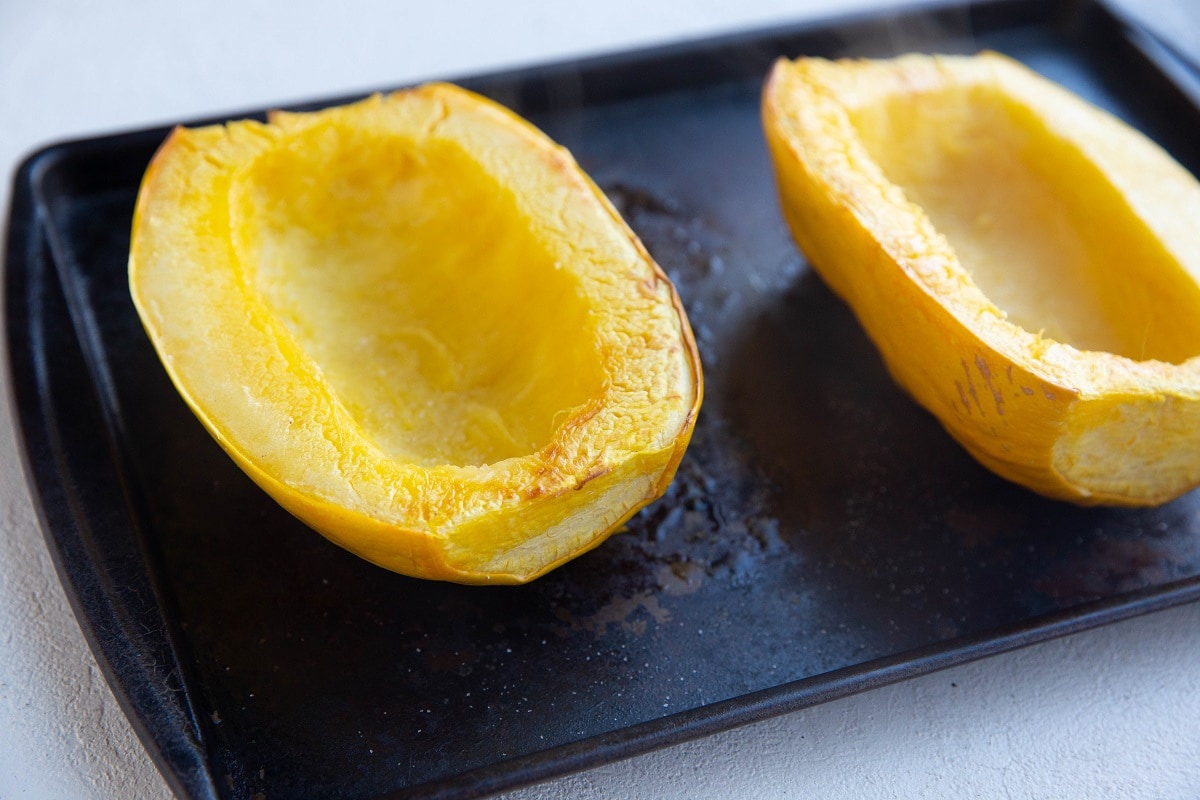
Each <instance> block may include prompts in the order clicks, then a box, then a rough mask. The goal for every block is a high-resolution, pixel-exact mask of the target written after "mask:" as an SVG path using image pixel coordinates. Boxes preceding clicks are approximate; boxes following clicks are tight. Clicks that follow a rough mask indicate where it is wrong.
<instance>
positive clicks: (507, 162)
mask: <svg viewBox="0 0 1200 800" xmlns="http://www.w3.org/2000/svg"><path fill="white" fill-rule="evenodd" d="M129 280H130V286H131V290H132V294H133V298H134V302H135V305H136V307H137V309H138V313H139V314H140V316H141V318H142V321H143V323H144V326H145V328H146V331H147V332H148V334H149V337H150V339H151V341H152V342H153V344H154V346H155V348H156V349H157V351H158V353H159V356H160V357H161V359H162V362H163V364H164V366H165V367H166V370H167V372H168V373H169V375H170V378H171V380H172V381H173V382H174V384H175V386H176V387H177V388H178V390H179V391H180V393H181V395H182V396H183V398H184V399H185V400H186V401H187V403H188V404H189V405H190V406H191V408H192V410H193V411H194V412H195V413H196V415H197V417H198V418H199V419H200V421H201V422H202V423H203V424H204V425H205V427H207V429H208V430H209V432H210V433H211V434H212V435H213V436H214V437H215V438H216V440H217V441H218V442H219V443H220V444H221V446H222V447H223V448H224V449H225V450H226V451H227V452H228V453H229V455H230V456H232V457H233V459H234V460H235V461H236V462H237V464H238V465H239V466H240V467H241V468H242V469H243V470H245V472H246V473H247V474H248V475H249V476H250V477H251V478H252V479H254V481H256V482H257V483H258V484H259V485H260V486H261V487H262V488H263V489H264V490H266V491H267V492H268V493H269V494H270V495H271V496H272V497H274V498H275V499H276V500H277V501H278V502H279V503H280V504H281V505H282V506H283V507H284V508H286V509H287V510H288V511H290V512H292V513H293V514H295V515H296V516H297V517H299V518H300V519H301V520H303V521H304V522H306V523H308V524H309V525H310V526H312V527H313V528H315V529H316V530H318V531H320V532H321V533H322V534H324V535H325V536H327V537H328V538H329V539H331V540H332V541H334V542H336V543H337V544H339V545H341V546H343V547H345V548H347V549H349V550H351V551H353V552H355V553H357V554H358V555H360V556H362V557H363V558H366V559H367V560H369V561H372V562H374V563H376V564H379V565H381V566H384V567H386V568H388V569H391V570H395V571H397V572H401V573H405V574H408V575H413V576H417V577H425V578H436V579H444V580H451V581H458V582H465V583H485V582H495V583H519V582H524V581H527V580H530V579H532V578H534V577H536V576H538V575H540V574H543V573H544V572H546V571H547V570H549V569H551V568H553V567H555V566H556V565H559V564H561V563H563V562H564V561H566V560H567V559H570V558H572V557H574V556H576V555H579V554H580V553H582V552H584V551H586V550H588V549H590V548H592V547H594V546H596V545H597V544H599V543H600V542H601V541H602V540H603V539H604V538H605V537H606V536H607V535H608V534H610V533H611V532H613V531H614V530H616V529H617V528H618V527H619V526H620V525H621V524H622V522H623V521H624V520H626V519H627V518H628V517H630V516H631V515H632V514H633V513H634V512H636V511H637V510H638V509H639V508H640V507H642V506H643V505H645V504H646V503H648V502H650V501H651V500H653V499H655V498H656V497H658V496H659V495H661V493H662V492H663V491H664V490H665V488H666V486H667V485H668V483H669V482H670V480H671V478H672V476H673V474H674V472H675V469H676V467H677V465H678V463H679V460H680V458H681V457H682V456H683V453H684V450H685V448H686V447H687V444H688V440H689V438H690V436H691V432H692V427H693V424H694V422H695V418H696V414H697V412H698V409H699V406H700V402H701V395H702V379H701V372H700V364H699V360H698V356H697V351H696V346H695V343H694V340H693V338H692V333H691V330H690V328H689V326H688V322H687V319H686V316H685V314H684V312H683V309H682V306H681V305H680V302H679V298H678V296H677V294H676V292H675V290H674V288H673V287H672V285H671V284H670V282H669V281H668V280H667V278H666V276H665V275H664V274H663V273H662V271H661V270H660V269H659V268H658V267H657V265H656V264H655V263H654V262H653V260H652V259H651V258H650V256H649V255H648V254H647V253H646V251H645V249H644V248H643V247H642V245H641V244H640V242H639V241H638V240H637V238H636V237H635V236H634V235H633V233H632V232H631V231H630V230H629V229H628V227H627V226H626V225H625V224H624V223H623V221H622V220H621V219H620V217H619V216H618V214H617V213H616V211H615V210H614V209H613V207H612V205H611V204H610V203H609V202H608V201H607V200H606V199H605V197H604V195H603V194H602V193H601V192H600V191H599V189H597V188H596V186H595V185H594V184H593V183H592V182H591V181H590V180H589V179H588V178H587V177H586V176H585V175H584V174H583V172H582V170H581V169H580V168H579V167H578V165H577V164H576V163H575V162H574V160H573V159H572V158H571V156H570V155H569V154H568V153H567V152H566V151H565V150H564V149H562V148H560V147H558V146H557V145H555V144H553V143H552V142H551V141H550V140H549V139H548V138H547V137H545V136H544V135H543V134H542V133H540V132H539V131H537V130H536V129H534V128H533V127H532V126H531V125H529V124H528V123H527V122H525V121H524V120H522V119H520V118H519V117H518V116H516V115H515V114H513V113H511V112H509V111H507V110H506V109H503V108H501V107H499V106H497V105H495V104H493V103H491V102H490V101H487V100H485V99H483V98H481V97H478V96H476V95H473V94H471V93H469V92H466V91H465V90H462V89H458V88H456V87H452V86H449V85H429V86H425V87H421V88H417V89H414V90H410V91H405V92H399V93H396V94H392V95H390V96H386V97H383V96H376V97H372V98H370V99H368V100H365V101H362V102H360V103H356V104H353V105H349V106H343V107H338V108H333V109H327V110H324V111H320V112H315V113H311V114H291V113H279V114H274V115H272V116H271V118H270V121H269V124H261V123H258V122H254V121H245V122H234V123H231V124H229V125H225V126H214V127H207V128H199V129H184V128H180V129H177V130H175V131H174V133H173V134H172V135H171V136H170V138H169V139H168V140H167V141H166V143H165V144H164V145H163V146H162V148H161V149H160V151H159V152H158V154H157V155H156V156H155V158H154V160H153V162H152V164H151V165H150V168H149V170H148V171H147V173H146V176H145V179H144V182H143V185H142V188H141V193H140V195H139V197H138V201H137V208H136V213H135V218H134V224H133V238H132V245H131V252H130V260H129Z"/></svg>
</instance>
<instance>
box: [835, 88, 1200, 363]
mask: <svg viewBox="0 0 1200 800" xmlns="http://www.w3.org/2000/svg"><path fill="white" fill-rule="evenodd" d="M851 120H852V123H853V124H854V126H855V128H856V129H857V131H858V133H859V136H860V137H861V140H862V142H863V144H864V145H865V147H866V149H867V151H868V153H869V154H870V156H871V158H872V159H873V160H874V161H875V162H876V163H877V164H878V165H879V166H880V168H881V169H882V170H883V172H884V174H885V175H886V177H887V179H888V180H889V181H891V182H892V183H894V184H896V185H898V186H900V187H901V188H902V189H903V190H904V192H905V194H906V196H907V197H908V199H909V200H911V201H912V202H914V203H916V204H917V205H919V206H920V207H921V208H922V209H923V210H924V211H925V213H926V214H927V215H928V217H929V218H930V220H931V222H932V223H933V225H934V226H935V227H936V228H937V230H938V231H939V232H940V233H941V234H942V235H944V236H945V237H946V239H947V240H948V242H949V243H950V245H951V247H952V248H953V249H954V251H955V253H956V254H957V256H958V258H959V261H960V262H961V263H962V265H963V266H964V268H965V269H966V270H967V271H968V272H969V273H970V275H971V277H972V278H973V279H974V281H975V283H976V285H977V286H978V287H979V288H980V290H981V291H982V292H983V293H984V295H986V296H987V297H988V299H989V300H991V301H992V302H993V303H994V304H995V305H996V306H997V307H998V308H1000V309H1001V310H1003V311H1004V312H1005V313H1006V314H1007V317H1008V319H1009V321H1011V322H1013V323H1014V324H1016V325H1019V326H1020V327H1022V328H1024V329H1026V330H1029V331H1033V332H1041V333H1042V334H1043V335H1045V336H1047V337H1049V338H1051V339H1054V340H1056V341H1059V342H1063V343H1066V344H1070V345H1072V346H1074V347H1076V348H1078V349H1081V350H1096V351H1106V352H1110V353H1116V354H1118V355H1122V356H1126V357H1128V358H1131V359H1134V360H1149V359H1157V360H1160V361H1166V362H1171V363H1181V362H1183V361H1185V360H1187V359H1188V358H1191V357H1192V356H1195V355H1197V354H1200V287H1197V285H1196V283H1195V281H1194V280H1192V279H1191V277H1190V276H1189V275H1188V274H1187V272H1186V271H1185V270H1184V268H1183V267H1182V266H1181V265H1180V264H1179V262H1178V260H1177V259H1175V258H1174V257H1172V256H1171V255H1170V253H1168V252H1167V251H1166V249H1165V248H1164V247H1163V245H1162V243H1161V242H1160V241H1159V240H1158V239H1157V238H1156V237H1155V236H1154V235H1153V233H1152V232H1151V231H1150V230H1149V229H1148V228H1147V227H1146V225H1145V224H1144V223H1143V222H1142V221H1141V220H1140V219H1138V218H1137V217H1136V216H1135V215H1134V213H1133V212H1132V211H1131V210H1130V208H1129V206H1128V203H1127V202H1126V201H1125V199H1124V198H1123V197H1122V195H1121V193H1120V191H1119V190H1118V189H1117V188H1115V187H1114V186H1112V184H1111V182H1110V181H1109V180H1108V179H1107V178H1106V177H1105V176H1104V175H1103V174H1102V172H1101V171H1100V170H1099V169H1098V168H1097V167H1096V166H1095V165H1094V164H1093V163H1092V162H1091V161H1090V160H1088V159H1087V157H1086V156H1085V155H1084V154H1083V153H1082V152H1080V150H1079V149H1078V147H1077V146H1075V145H1073V144H1072V143H1071V142H1069V141H1065V140H1064V139H1062V138H1061V137H1059V136H1057V135H1055V134H1052V133H1051V132H1049V131H1048V130H1047V129H1046V128H1045V126H1044V124H1043V123H1042V122H1041V121H1040V120H1038V119H1037V118H1036V117H1035V115H1034V114H1033V113H1032V112H1031V111H1030V110H1029V109H1028V108H1026V107H1025V106H1023V105H1021V104H1020V103H1018V102H1017V101H1015V100H1014V99H1013V98H1011V97H1009V96H1007V95H1005V94H1004V93H1003V92H1001V91H1000V90H999V89H996V88H993V87H986V86H972V87H948V88H941V89H937V90H933V91H927V92H920V93H913V94H903V95H898V94H897V95H891V96H888V97H887V98H886V99H883V100H881V101H878V102H874V103H871V104H869V105H865V106H863V107H860V108H855V109H852V110H851Z"/></svg>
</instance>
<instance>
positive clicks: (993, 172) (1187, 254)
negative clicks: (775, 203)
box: [763, 53, 1200, 506]
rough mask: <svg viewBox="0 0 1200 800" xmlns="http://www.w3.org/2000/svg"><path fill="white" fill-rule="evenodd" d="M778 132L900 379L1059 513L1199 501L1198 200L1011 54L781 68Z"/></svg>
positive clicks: (789, 183)
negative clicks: (1193, 497) (1059, 507)
mask: <svg viewBox="0 0 1200 800" xmlns="http://www.w3.org/2000/svg"><path fill="white" fill-rule="evenodd" d="M763 120H764V126H765V129H766V136H767V141H768V144H769V147H770V151H771V154H772V158H773V159H774V164H775V170H776V176H777V179H778V186H779V192H780V197H781V205H782V207H783V211H784V215H785V217H786V219H787V222H788V224H789V226H790V228H791V230H792V232H793V235H794V236H795V238H796V241H797V243H798V244H799V245H800V247H801V249H802V250H803V251H804V253H805V254H806V256H807V257H808V259H809V261H810V262H811V263H812V264H813V266H814V267H815V268H816V269H817V271H818V272H819V273H820V274H821V276H822V277H823V278H824V279H825V280H826V282H827V283H828V284H829V285H830V286H831V287H832V288H833V290H834V291H835V292H836V293H837V294H838V295H839V296H841V297H842V298H843V299H845V301H846V302H847V304H848V305H849V306H850V307H851V308H852V309H853V310H854V312H855V313H856V315H857V317H858V319H859V321H860V322H861V324H862V325H863V327H864V329H865V330H866V332H867V333H868V335H869V336H870V337H871V339H872V340H873V341H874V343H875V345H876V346H877V347H878V348H879V350H880V352H881V354H882V356H883V358H884V361H885V362H886V364H887V367H888V369H889V370H890V372H891V374H892V375H893V377H894V378H895V379H896V381H897V382H898V383H899V384H900V385H901V386H903V387H904V388H905V390H906V391H908V392H909V393H910V394H911V395H912V396H913V397H914V398H915V399H916V400H917V402H919V403H920V404H921V405H922V406H924V407H925V408H926V409H928V410H929V411H931V412H932V413H933V414H934V415H935V416H937V418H938V419H939V420H940V421H941V422H942V424H943V425H944V426H945V428H946V429H947V430H948V431H949V432H950V434H951V435H952V436H954V438H955V439H957V440H958V441H959V442H960V443H961V444H962V445H963V446H964V447H965V448H966V449H967V450H968V451H969V452H970V453H971V454H972V455H973V456H974V457H975V458H976V459H978V460H979V461H980V462H981V463H983V464H984V465H985V466H987V467H988V468H989V469H991V470H992V471H994V472H996V473H997V474H999V475H1001V476H1003V477H1005V478H1007V479H1009V480H1012V481H1015V482H1017V483H1019V484H1021V485H1023V486H1026V487H1028V488H1030V489H1033V490H1034V491H1037V492H1040V493H1041V494H1044V495H1047V496H1049V497H1054V498H1060V499H1065V500H1070V501H1073V502H1076V503H1080V504H1113V505H1131V506H1136V505H1151V504H1158V503H1162V502H1164V501H1166V500H1170V499H1172V498H1174V497H1176V496H1178V495H1180V494H1182V493H1183V492H1185V491H1187V490H1189V489H1191V488H1192V487H1194V486H1196V485H1197V483H1200V357H1198V356H1200V286H1198V284H1200V184H1198V183H1197V181H1196V180H1195V179H1194V178H1193V177H1192V176H1191V175H1190V174H1188V173H1187V172H1186V171H1185V170H1184V169H1183V168H1182V167H1180V166H1179V165H1178V164H1177V163H1175V162H1174V161H1173V160H1172V159H1171V158H1170V157H1169V156H1168V155H1167V154H1166V153H1165V152H1163V151H1162V150H1161V149H1160V148H1159V147H1157V146H1156V145H1155V144H1153V143H1152V142H1150V141H1149V140H1148V139H1146V138H1145V137H1144V136H1142V135H1141V134H1140V133H1138V132H1136V131H1134V130H1133V129H1131V128H1129V127H1128V126H1126V125H1125V124H1124V123H1122V122H1120V121H1118V120H1116V119H1115V118H1113V117H1111V116H1110V115H1108V114H1107V113H1105V112H1102V111H1100V110H1098V109H1096V108H1094V107H1092V106H1090V105H1088V104H1087V103H1085V102H1083V101H1082V100H1081V99H1079V98H1078V97H1076V96H1074V95H1072V94H1070V93H1069V92H1067V91H1066V90H1064V89H1062V88H1060V87H1058V86H1056V85H1054V84H1052V83H1050V82H1048V81H1046V80H1044V79H1042V78H1040V77H1039V76H1037V75H1036V74H1034V73H1033V72H1031V71H1029V70H1027V69H1025V68H1024V67H1022V66H1020V65H1018V64H1017V63H1015V62H1013V61H1011V60H1009V59H1007V58H1005V57H1003V56H999V55H996V54H992V53H985V54H981V55H978V56H973V57H949V56H932V57H931V56H918V55H912V56H903V57H900V58H897V59H894V60H890V61H840V62H830V61H824V60H820V59H798V60H796V61H780V62H778V63H777V64H776V66H775V68H774V70H773V71H772V73H771V75H770V78H769V80H768V82H767V86H766V89H765V92H764V96H763Z"/></svg>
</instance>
